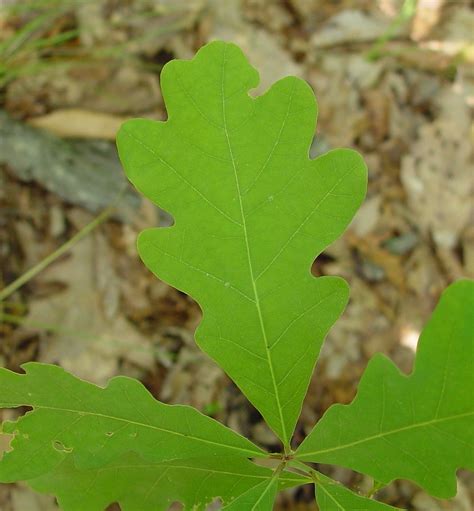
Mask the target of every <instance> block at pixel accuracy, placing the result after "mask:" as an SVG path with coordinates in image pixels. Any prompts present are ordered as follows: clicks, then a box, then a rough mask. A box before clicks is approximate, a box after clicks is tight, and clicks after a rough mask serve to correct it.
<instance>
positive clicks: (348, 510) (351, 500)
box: [315, 474, 396, 511]
mask: <svg viewBox="0 0 474 511" xmlns="http://www.w3.org/2000/svg"><path fill="white" fill-rule="evenodd" d="M315 489H316V502H317V503H318V506H319V509H320V511H330V510H335V511H396V508H394V507H392V506H387V505H386V504H382V503H381V502H377V501H376V500H372V499H368V498H367V497H362V496H360V495H357V494H356V493H353V492H351V491H350V490H348V489H347V488H345V487H344V486H342V485H341V484H339V483H336V482H335V481H333V480H332V479H329V477H325V476H324V475H323V474H317V476H316V482H315Z"/></svg>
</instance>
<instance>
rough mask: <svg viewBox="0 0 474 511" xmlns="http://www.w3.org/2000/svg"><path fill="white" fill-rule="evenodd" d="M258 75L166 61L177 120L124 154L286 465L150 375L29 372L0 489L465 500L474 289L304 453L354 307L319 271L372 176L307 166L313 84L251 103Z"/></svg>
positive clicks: (149, 239) (330, 164) (2, 378)
mask: <svg viewBox="0 0 474 511" xmlns="http://www.w3.org/2000/svg"><path fill="white" fill-rule="evenodd" d="M257 82H258V75H257V73H256V71H255V70H254V69H253V68H252V67H251V66H250V65H249V64H248V62H247V60H246V59H245V57H244V56H243V55H242V53H241V51H240V50H239V49H238V48H237V47H236V46H234V45H232V44H226V43H222V42H214V43H211V44H209V45H207V46H205V47H204V48H203V49H201V50H200V51H199V53H198V54H197V55H196V57H195V58H194V59H193V60H191V61H189V62H185V61H174V62H171V63H169V64H167V65H166V66H165V69H164V71H163V74H162V89H163V96H164V98H165V102H166V105H167V108H168V113H169V119H168V120H167V121H166V122H154V121H147V120H132V121H129V122H127V123H126V124H125V125H124V127H123V128H122V130H121V131H120V133H119V136H118V147H119V152H120V157H121V159H122V162H123V164H124V167H125V169H126V172H127V174H128V176H129V178H130V180H131V181H132V182H133V183H134V184H135V186H136V187H137V188H138V189H139V190H141V191H142V192H143V193H144V194H145V195H147V196H148V197H149V198H150V199H151V200H153V201H154V202H155V203H156V204H158V205H160V206H161V207H163V208H165V209H166V210H168V211H169V212H170V213H171V214H172V215H173V217H174V219H175V224H174V226H172V227H170V228H162V229H151V230H148V231H145V232H144V233H142V235H141V236H140V238H139V244H138V245H139V252H140V254H141V256H142V258H143V260H144V261H145V263H146V265H147V266H148V267H149V268H150V269H151V270H152V271H153V272H154V273H155V274H156V275H157V276H159V277H160V278H161V279H163V280H165V281H166V282H168V283H169V284H171V285H173V286H174V287H176V288H178V289H180V290H182V291H184V292H186V293H188V294H189V295H191V296H192V297H193V298H195V299H196V300H197V302H198V303H199V305H200V306H201V308H202V311H203V320H202V322H201V324H200V326H199V328H198V330H197V332H196V340H197V342H198V344H199V346H200V347H201V348H202V349H203V350H204V351H205V352H206V353H208V354H209V355H210V356H211V357H212V358H213V359H214V360H215V361H216V362H217V363H218V364H219V365H220V366H221V367H222V368H223V369H224V370H225V371H226V372H227V373H228V374H229V376H230V377H231V378H232V379H233V380H234V381H235V382H236V384H237V385H238V386H239V387H240V389H241V390H242V391H243V393H244V394H245V395H246V396H247V397H248V398H249V400H250V401H251V402H252V403H253V404H254V405H255V406H256V407H257V408H258V410H259V411H260V412H261V413H262V415H263V417H264V418H265V420H266V422H267V423H268V425H269V426H270V427H271V428H272V429H273V430H274V431H275V433H276V434H277V435H278V437H279V438H280V439H281V441H282V444H283V448H282V452H281V453H267V452H265V451H264V450H262V449H260V448H259V447H258V446H256V445H254V444H253V443H252V442H250V441H249V440H247V439H245V438H243V437H241V436H240V435H238V434H237V433H235V432H233V431H232V430H230V429H228V428H227V427H225V426H224V425H222V424H220V423H218V422H217V421H215V420H213V419H212V418H210V417H206V416H205V415H203V414H201V413H199V412H198V411H197V410H194V409H193V408H191V407H188V406H180V405H174V406H169V405H165V404H163V403H160V402H158V401H156V400H155V399H153V397H152V396H151V395H150V394H149V393H148V392H147V391H146V389H145V388H144V387H143V386H142V385H141V384H140V383H138V382H137V381H135V380H132V379H129V378H124V377H118V378H114V379H112V380H111V381H110V382H109V384H108V385H107V387H106V388H104V389H102V388H100V387H97V386H95V385H92V384H89V383H86V382H84V381H81V380H79V379H77V378H75V377H74V376H72V375H70V374H68V373H66V372H65V371H63V370H62V369H60V368H57V367H54V366H49V365H43V364H35V363H31V364H26V365H25V366H24V369H25V374H17V373H13V372H11V371H8V370H6V369H0V408H17V407H21V406H28V407H31V411H29V412H28V413H26V414H25V415H24V416H23V417H20V418H19V419H18V420H16V421H14V422H4V423H3V424H2V430H3V432H4V433H8V434H11V435H13V440H12V442H11V449H10V451H9V452H7V453H4V455H3V458H2V459H1V460H0V481H2V482H12V481H18V480H24V481H27V482H28V484H29V485H30V486H31V487H32V488H34V489H35V490H37V491H40V492H44V493H51V494H54V495H56V496H57V497H58V500H59V502H60V505H61V506H62V508H63V509H64V510H66V511H83V510H84V509H87V511H101V510H102V509H104V508H105V507H106V506H107V505H109V504H110V503H112V502H118V503H119V504H120V506H121V508H122V510H123V511H147V510H150V511H151V510H165V509H167V508H168V506H169V504H170V503H172V502H174V501H179V502H182V503H183V504H184V505H185V508H186V509H205V506H206V504H207V503H209V502H211V501H212V500H213V499H214V498H220V499H221V501H222V502H223V504H224V509H226V510H229V511H232V510H239V511H240V510H243V511H246V510H254V511H257V510H258V511H264V510H270V509H272V507H273V502H274V500H275V497H276V495H277V493H278V491H279V490H281V489H283V488H287V487H291V486H295V485H299V484H306V483H308V482H312V483H314V485H315V487H316V498H317V502H318V505H319V507H320V510H321V511H333V510H335V509H336V510H342V511H344V510H347V511H348V510H351V511H354V510H357V509H360V510H362V509H363V510H368V511H371V510H374V511H377V510H379V511H389V510H390V509H394V508H391V507H389V506H386V505H384V504H381V503H378V502H377V501H375V500H372V499H370V498H368V497H363V496H360V495H357V494H355V493H352V492H351V491H350V490H348V489H346V488H344V487H343V486H341V485H340V484H338V483H337V482H335V481H332V480H331V479H329V478H327V477H325V476H324V475H322V474H320V473H318V472H316V471H314V470H313V469H312V468H311V467H310V466H308V465H307V464H306V463H305V462H320V463H330V464H340V465H343V466H347V467H350V468H353V469H354V470H357V471H360V472H361V473H364V474H368V475H371V476H372V477H374V478H375V479H376V480H378V481H381V482H382V483H385V484H386V483H389V482H390V481H391V480H392V479H395V478H407V479H411V480H413V481H415V482H416V483H418V484H419V485H421V486H423V487H424V488H425V489H427V490H428V491H429V492H431V493H432V494H433V495H437V496H450V495H453V494H454V491H455V477H454V476H455V471H456V470H457V469H458V468H461V467H467V468H473V459H472V457H473V455H472V453H473V438H472V435H473V431H474V428H473V425H472V417H473V413H474V412H473V411H472V407H473V399H472V396H473V395H474V388H473V378H472V376H471V374H472V369H473V360H472V356H473V348H472V341H473V339H472V332H473V331H474V328H473V327H474V325H473V317H474V315H473V314H472V310H473V309H474V303H473V302H474V284H473V283H472V282H468V281H461V282H458V283H455V284H454V285H452V286H451V287H450V288H449V289H448V290H447V291H446V292H445V294H444V295H443V297H442V299H441V302H440V305H439V306H438V308H437V309H436V312H435V314H434V315H433V318H432V320H431V321H430V323H429V324H428V326H427V327H426V329H425V331H424V332H423V335H422V338H421V341H420V345H419V350H418V353H417V357H416V366H415V369H414V371H413V373H412V374H411V375H410V376H408V377H407V376H405V375H402V374H400V372H399V371H398V369H396V368H395V366H394V365H393V364H392V363H391V362H390V361H388V360H387V359H386V358H384V357H380V356H379V357H375V358H374V359H373V360H372V361H371V362H370V363H369V366H368V368H367V371H366V373H365V374H364V376H363V378H362V380H361V383H360V386H359V391H358V394H357V397H356V398H355V400H354V401H353V403H352V404H350V405H348V406H341V405H336V406H333V407H332V408H330V409H329V410H328V412H327V413H326V414H325V416H324V417H323V419H322V420H321V421H320V422H319V423H318V425H317V426H316V427H315V429H314V430H313V432H312V433H311V434H310V435H309V436H308V438H307V439H306V440H304V441H303V443H302V444H301V446H300V447H299V448H298V449H297V450H296V452H293V451H292V450H291V448H290V441H291V439H292V435H293V431H294V428H295V424H296V421H297V419H298V416H299V413H300V409H301V405H302V401H303V399H304V396H305V393H306V390H307V386H308V383H309V379H310V378H311V375H312V372H313V369H314V365H315V363H316V359H317V356H318V353H319V350H320V347H321V344H322V342H323V339H324V336H325V335H326V332H327V331H328V329H329V328H330V326H331V325H332V324H333V323H334V321H335V320H336V319H337V317H338V316H339V315H340V314H341V312H342V310H343V308H344V306H345V304H346V302H347V298H348V289H347V284H346V283H345V282H344V281H343V280H342V279H339V278H337V277H320V278H313V277H312V276H311V273H310V265H311V263H312V261H313V260H314V258H315V257H316V256H317V255H318V254H320V253H321V251H322V250H324V248H325V247H326V246H327V245H328V244H329V243H331V242H332V241H334V240H335V239H336V238H337V237H338V236H339V235H340V234H341V233H342V232H343V230H344V229H345V227H346V226H347V224H348V223H349V222H350V220H351V218H352V217H353V215H354V213H355V211H356V209H357V207H358V206H359V204H360V202H361V201H362V199H363V196H364V194H365V188H366V168H365V165H364V163H363V161H362V159H361V157H360V156H359V155H358V154H357V153H355V152H354V151H350V150H344V149H338V150H335V151H331V152H329V153H327V154H326V155H323V156H321V157H319V158H317V159H316V160H310V159H309V158H308V148H309V145H310V143H311V139H312V136H313V132H314V128H315V118H316V104H315V100H314V97H313V94H312V92H311V90H310V89H309V87H308V86H307V85H306V84H305V83H304V82H302V81H301V80H299V79H297V78H294V77H290V78H285V79H283V80H280V81H279V82H277V83H276V84H274V85H273V86H272V87H271V88H270V89H269V90H268V92H266V93H265V94H264V95H263V96H260V97H257V98H251V97H250V96H249V95H248V91H249V89H251V88H252V87H254V86H255V85H256V84H257ZM258 458H267V459H266V460H260V464H259V463H257V461H259V460H258ZM261 464H265V466H261ZM268 466H273V467H274V468H268Z"/></svg>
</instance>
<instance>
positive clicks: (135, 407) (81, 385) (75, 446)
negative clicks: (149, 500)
mask: <svg viewBox="0 0 474 511" xmlns="http://www.w3.org/2000/svg"><path fill="white" fill-rule="evenodd" d="M24 369H25V372H26V374H24V375H21V374H17V373H14V372H11V371H8V370H6V369H0V408H13V407H18V406H30V407H32V408H33V411H31V412H29V413H27V414H26V415H24V416H23V417H21V418H20V419H18V420H17V421H16V422H5V423H3V425H2V427H3V431H4V432H5V433H11V434H14V435H15V437H14V439H13V441H12V443H11V447H12V448H13V450H12V451H11V452H7V453H6V454H4V456H3V458H2V459H1V460H0V481H2V482H13V481H18V480H25V479H31V478H33V477H36V476H38V475H41V474H43V473H46V472H48V471H50V470H51V469H53V468H54V467H56V466H57V465H58V464H59V463H61V462H62V461H63V460H64V458H65V457H67V456H68V455H69V454H72V455H73V457H74V461H75V463H76V465H77V466H78V467H79V468H96V467H101V466H103V465H105V464H106V463H108V462H110V461H111V460H113V459H116V458H117V457H118V456H120V455H122V454H123V453H126V452H129V451H133V452H135V453H137V454H139V455H140V456H141V457H142V458H144V459H145V460H147V461H150V462H162V461H166V460H179V459H189V458H195V457H203V456H204V457H207V456H227V457H228V456H241V457H258V456H262V455H263V454H264V452H263V451H262V450H261V449H259V448H258V447H257V446H255V445H254V444H252V442H250V441H249V440H247V439H245V438H243V437H242V436H240V435H238V434H237V433H235V432H234V431H232V430H230V429H228V428H226V427H225V426H223V425H222V424H220V423H218V422H217V421H215V420H214V419H211V418H210V417H206V416H205V415H202V414H201V413H199V412H198V411H197V410H195V409H194V408H192V407H189V406H180V405H173V406H170V405H165V404H163V403H160V402H159V401H156V400H155V399H154V398H153V397H152V396H151V394H150V393H149V392H148V391H147V390H146V389H145V388H144V387H143V385H141V384H140V383H139V382H138V381H136V380H132V379H130V378H126V377H117V378H113V379H111V380H110V382H109V384H108V386H107V387H106V388H105V389H102V388H100V387H97V386H95V385H92V384H91V383H87V382H85V381H82V380H79V379H78V378H75V377H74V376H72V375H71V374H68V373H67V372H65V371H64V370H63V369H61V368H59V367H57V366H52V365H44V364H37V363H29V364H25V365H24Z"/></svg>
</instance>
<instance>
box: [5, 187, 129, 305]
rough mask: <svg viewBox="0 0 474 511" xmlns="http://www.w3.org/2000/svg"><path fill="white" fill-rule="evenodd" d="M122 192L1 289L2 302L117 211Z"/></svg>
mask: <svg viewBox="0 0 474 511" xmlns="http://www.w3.org/2000/svg"><path fill="white" fill-rule="evenodd" d="M121 196H122V193H120V194H119V196H118V198H117V200H115V201H114V203H113V204H112V205H110V206H109V207H108V208H106V209H105V210H104V211H103V212H102V213H101V214H100V215H99V216H97V217H96V218H94V220H92V222H90V223H88V224H87V225H86V226H84V227H83V228H82V229H81V230H80V231H79V232H78V233H76V234H75V235H74V236H73V237H72V238H71V239H70V240H68V241H66V243H64V244H63V245H61V246H60V247H59V248H58V249H56V250H55V251H54V252H52V253H51V254H49V255H48V256H46V257H45V258H44V259H43V260H42V261H40V262H39V263H37V264H35V265H34V266H33V267H32V268H30V269H29V270H28V271H26V272H25V273H23V274H22V275H20V276H19V277H18V278H17V279H16V280H14V281H13V282H12V283H11V284H9V285H8V286H7V287H5V288H4V289H2V290H1V291H0V302H2V301H3V300H5V299H6V298H8V297H9V296H10V295H11V294H13V293H14V292H15V291H16V290H18V289H19V288H20V287H22V286H23V285H25V284H26V283H27V282H28V281H30V280H31V279H32V278H34V277H36V275H38V273H40V272H42V271H43V270H44V269H45V268H46V267H47V266H49V265H50V264H51V263H53V262H54V261H56V259H58V258H59V257H61V256H62V255H63V254H64V253H66V252H67V251H68V250H69V249H70V248H71V247H73V246H74V245H75V244H76V243H77V242H78V241H80V240H82V239H83V238H85V237H86V236H87V235H88V234H89V233H90V232H91V231H93V230H94V229H95V228H96V227H97V226H99V225H100V224H101V223H103V222H104V221H105V220H107V219H108V218H109V217H110V215H111V214H112V213H113V212H114V211H115V208H116V207H117V202H118V200H120V198H121Z"/></svg>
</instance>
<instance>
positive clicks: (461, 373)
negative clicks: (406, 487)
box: [296, 280, 474, 498]
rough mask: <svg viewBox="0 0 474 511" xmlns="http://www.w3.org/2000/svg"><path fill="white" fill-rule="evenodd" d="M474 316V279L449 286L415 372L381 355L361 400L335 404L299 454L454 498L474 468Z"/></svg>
mask: <svg viewBox="0 0 474 511" xmlns="http://www.w3.org/2000/svg"><path fill="white" fill-rule="evenodd" d="M473 311H474V282H472V281H467V280H462V281H458V282H456V283H454V284H452V285H451V286H450V287H448V288H447V289H446V291H445V292H444V293H443V295H442V297H441V300H440V302H439V304H438V306H437V308H436V310H435V311H434V313H433V316H432V318H431V320H430V321H429V322H428V324H427V325H426V327H425V329H424V330H423V332H422V334H421V337H420V340H419V343H418V349H417V354H416V361H415V366H414V370H413V372H412V374H411V375H409V376H406V375H404V374H402V373H401V372H400V371H399V370H398V368H396V367H395V366H394V364H393V363H392V362H391V361H390V360H388V359H387V358H385V357H384V356H376V357H374V358H373V359H372V360H371V361H370V363H369V365H368V367H367V369H366V371H365V373H364V375H363V377H362V379H361V381H360V384H359V389H358V392H357V396H356V398H355V399H354V401H353V402H352V403H351V404H350V405H345V406H343V405H334V406H332V407H330V408H329V410H328V411H327V412H326V413H325V415H324V416H323V418H322V419H321V420H320V421H319V423H318V424H317V425H316V426H315V428H314V429H313V431H312V432H311V433H310V434H309V435H308V437H306V439H305V440H304V441H303V443H302V444H301V445H300V447H299V448H298V450H297V452H296V457H297V458H298V459H300V460H307V461H313V462H319V463H330V464H337V465H343V466H345V467H349V468H352V469H354V470H357V471H359V472H362V473H364V474H369V475H370V476H372V477H374V478H375V479H376V480H378V481H381V482H382V483H385V484H388V483H389V482H390V481H392V480H393V479H396V478H404V479H410V480H412V481H414V482H416V483H417V484H419V485H420V486H422V487H423V488H424V489H426V490H427V491H428V492H430V493H431V494H432V495H434V496H437V497H441V498H449V497H452V496H454V495H455V494H456V470H457V469H459V468H469V469H474V399H473V396H474V377H473V372H472V369H473V367H474V360H473V359H474V346H473V342H474V315H473Z"/></svg>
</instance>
